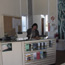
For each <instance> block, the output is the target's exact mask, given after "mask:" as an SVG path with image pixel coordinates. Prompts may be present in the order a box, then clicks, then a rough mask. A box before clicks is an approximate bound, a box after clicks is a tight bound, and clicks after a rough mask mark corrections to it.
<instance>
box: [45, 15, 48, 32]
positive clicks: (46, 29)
mask: <svg viewBox="0 0 65 65" xmlns="http://www.w3.org/2000/svg"><path fill="white" fill-rule="evenodd" d="M45 31H46V32H48V15H46V16H45Z"/></svg>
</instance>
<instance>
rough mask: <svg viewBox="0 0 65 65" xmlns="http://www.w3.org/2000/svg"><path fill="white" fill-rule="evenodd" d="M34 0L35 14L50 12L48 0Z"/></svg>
mask: <svg viewBox="0 0 65 65" xmlns="http://www.w3.org/2000/svg"><path fill="white" fill-rule="evenodd" d="M32 1H33V14H34V15H41V14H43V15H46V14H48V0H32Z"/></svg>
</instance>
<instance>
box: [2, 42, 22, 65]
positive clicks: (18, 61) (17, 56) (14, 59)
mask: <svg viewBox="0 0 65 65" xmlns="http://www.w3.org/2000/svg"><path fill="white" fill-rule="evenodd" d="M4 44H5V46H6V45H7V44H8V43H4ZM10 44H11V49H10V50H6V51H3V52H2V56H3V65H22V53H21V50H22V49H21V42H10ZM3 49H4V48H3Z"/></svg>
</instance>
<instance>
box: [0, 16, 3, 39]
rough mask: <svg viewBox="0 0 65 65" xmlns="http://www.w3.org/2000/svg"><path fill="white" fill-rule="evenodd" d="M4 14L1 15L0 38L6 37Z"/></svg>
mask: <svg viewBox="0 0 65 65" xmlns="http://www.w3.org/2000/svg"><path fill="white" fill-rule="evenodd" d="M3 20H4V19H3V16H0V38H2V37H4V22H3Z"/></svg>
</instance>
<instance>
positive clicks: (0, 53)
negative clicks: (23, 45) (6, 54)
mask: <svg viewBox="0 0 65 65" xmlns="http://www.w3.org/2000/svg"><path fill="white" fill-rule="evenodd" d="M0 65H2V50H1V43H0Z"/></svg>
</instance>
